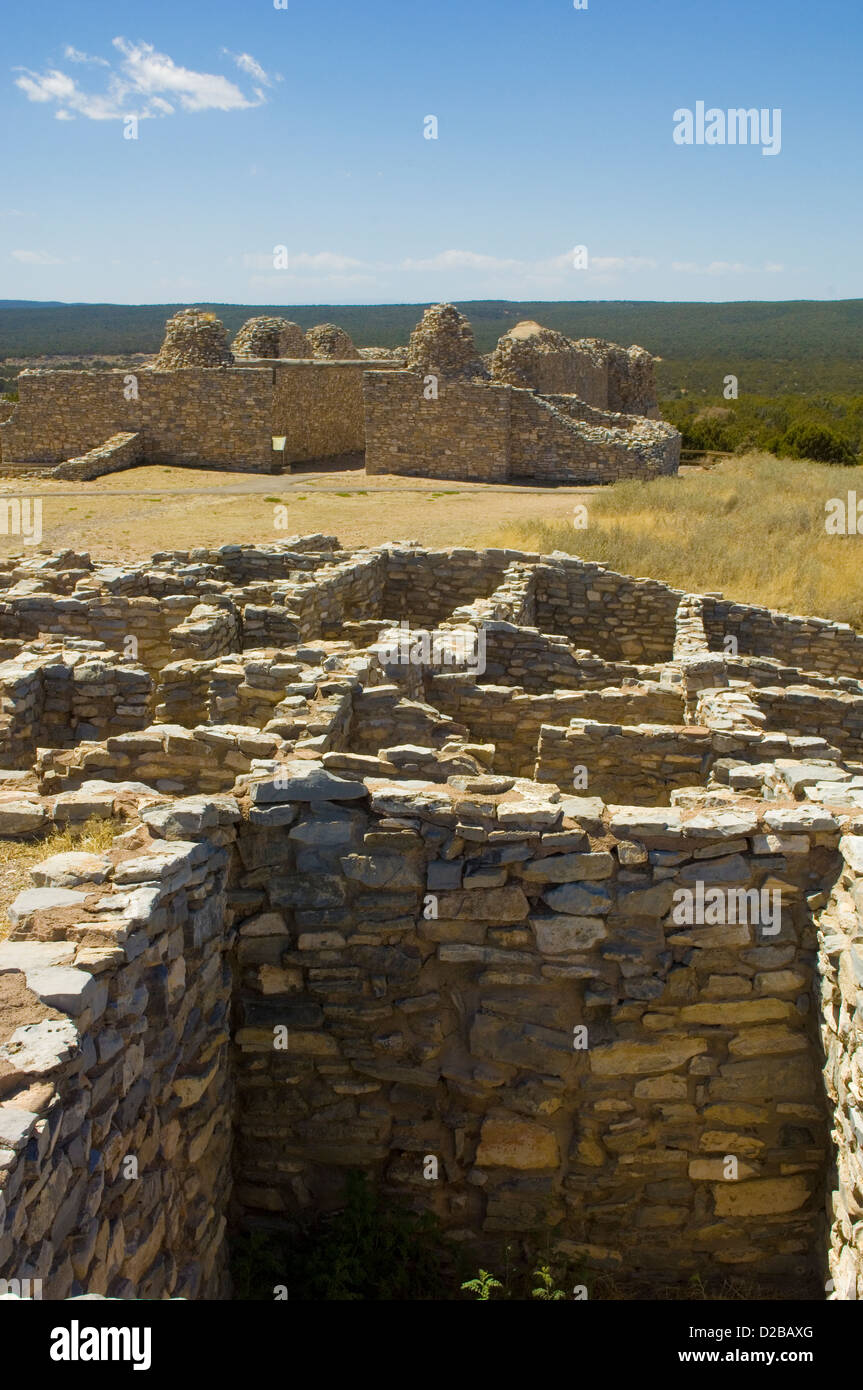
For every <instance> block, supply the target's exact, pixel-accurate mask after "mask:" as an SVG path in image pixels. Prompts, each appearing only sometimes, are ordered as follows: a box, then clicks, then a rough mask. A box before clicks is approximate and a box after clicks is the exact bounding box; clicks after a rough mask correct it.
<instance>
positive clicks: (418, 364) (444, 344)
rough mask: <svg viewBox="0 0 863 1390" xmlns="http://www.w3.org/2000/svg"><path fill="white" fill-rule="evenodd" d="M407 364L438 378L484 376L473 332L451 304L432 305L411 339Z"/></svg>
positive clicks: (485, 371)
mask: <svg viewBox="0 0 863 1390" xmlns="http://www.w3.org/2000/svg"><path fill="white" fill-rule="evenodd" d="M407 365H408V367H409V368H410V369H411V370H413V371H419V372H423V373H424V374H425V373H429V372H431V373H434V374H435V375H438V376H462V377H468V378H471V377H487V376H488V372H487V370H486V367H485V364H484V363H483V361H482V359H481V358H480V356H479V354H478V353H477V350H476V343H475V342H474V337H473V329H472V328H471V326H470V322H469V321H468V319H466V318H465V316H464V314H460V313H459V311H458V309H457V308H456V307H455V305H454V304H433V305H432V307H431V308H430V309H426V311H425V313H424V314H423V316H422V319H421V320H420V322H419V323H418V324H417V326H416V328H415V329H414V331H413V333H412V334H411V336H410V342H409V343H408V356H407Z"/></svg>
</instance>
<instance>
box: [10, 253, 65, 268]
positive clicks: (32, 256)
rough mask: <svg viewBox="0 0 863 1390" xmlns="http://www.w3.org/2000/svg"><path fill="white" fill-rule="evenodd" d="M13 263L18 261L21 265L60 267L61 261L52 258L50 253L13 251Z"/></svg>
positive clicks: (57, 258) (58, 258) (54, 257)
mask: <svg viewBox="0 0 863 1390" xmlns="http://www.w3.org/2000/svg"><path fill="white" fill-rule="evenodd" d="M12 259H13V261H19V262H20V263H21V265H62V264H63V261H62V260H61V258H60V257H59V256H52V255H51V253H50V251H13V252H12Z"/></svg>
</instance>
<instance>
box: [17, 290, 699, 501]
mask: <svg viewBox="0 0 863 1390" xmlns="http://www.w3.org/2000/svg"><path fill="white" fill-rule="evenodd" d="M18 391H19V397H20V399H19V402H18V404H17V405H16V407H15V410H14V411H13V413H12V414H11V416H10V417H9V418H8V419H7V420H5V421H3V422H2V423H0V454H2V459H3V461H4V465H6V466H16V467H19V468H20V467H21V466H24V465H26V466H29V469H30V471H33V470H38V471H42V472H44V473H46V474H50V476H54V477H58V478H68V479H90V478H96V477H99V476H101V475H102V474H105V473H111V472H114V471H116V470H118V469H123V468H131V467H134V466H135V465H136V464H142V463H152V464H178V465H182V466H192V467H207V468H224V469H230V470H246V471H253V472H272V471H274V470H275V469H279V468H281V467H282V466H284V465H290V464H291V463H300V462H309V461H319V460H325V459H340V458H344V457H345V456H348V455H358V454H364V455H365V465H366V470H367V471H368V472H369V473H389V474H393V473H394V474H413V475H416V476H420V477H429V478H450V479H462V480H470V481H478V482H506V481H508V480H510V479H516V480H518V479H521V480H528V481H531V480H532V481H535V482H541V483H567V482H569V483H603V482H614V481H616V480H618V479H620V478H653V477H657V476H659V475H660V474H665V473H674V472H676V470H677V466H678V463H679V459H680V436H679V434H678V433H677V431H676V430H674V429H673V428H672V427H671V426H670V425H667V424H665V423H663V422H662V421H661V420H660V419H659V418H658V417H659V411H658V408H657V405H656V391H655V386H654V379H653V358H652V357H651V356H650V354H649V353H647V352H645V351H644V350H643V349H642V348H628V349H627V348H622V347H617V346H615V345H614V344H610V343H606V342H602V341H600V340H598V339H583V340H581V341H577V342H576V341H572V340H571V339H569V338H566V337H564V336H563V334H560V333H556V332H553V331H552V330H550V329H544V328H541V327H540V326H539V325H538V324H535V323H522V324H519V325H517V326H516V327H515V328H514V329H513V330H512V331H511V332H510V333H507V334H505V335H504V337H502V338H501V339H500V342H499V343H498V345H497V348H496V349H495V351H494V352H493V353H491V354H490V355H489V356H488V357H487V358H485V359H483V358H481V357H480V356H479V354H478V353H477V351H476V348H475V345H474V339H473V332H472V330H471V327H470V324H469V323H468V321H467V320H466V319H465V318H464V316H463V315H462V314H460V313H459V312H458V310H457V309H455V308H454V307H453V306H452V305H450V304H439V305H437V306H435V307H433V308H431V309H429V310H427V312H426V313H425V315H424V316H423V319H422V322H421V323H420V324H419V325H418V326H417V328H416V329H415V331H414V333H413V334H412V335H411V340H410V343H409V345H408V347H407V348H406V349H393V350H389V351H387V350H383V349H381V350H378V349H362V350H358V349H357V348H356V347H354V345H353V343H352V342H351V340H350V338H349V337H348V335H347V334H346V333H344V332H343V330H342V329H340V328H337V327H336V326H335V325H333V324H322V325H320V326H318V327H317V328H313V329H310V330H309V332H308V333H305V334H304V333H303V332H302V330H301V329H300V328H299V327H298V326H297V325H296V324H293V323H289V322H288V321H287V320H285V319H280V318H270V317H260V318H254V319H250V320H249V321H248V322H247V323H245V324H244V325H243V327H242V328H241V329H240V331H239V333H238V334H237V337H236V338H235V340H234V342H233V345H232V346H229V344H228V340H227V335H226V332H225V329H224V326H223V325H222V324H221V323H220V322H219V320H218V319H217V318H216V317H215V315H213V314H210V313H202V312H201V311H199V310H196V309H185V310H181V311H180V312H179V313H178V314H176V315H175V316H174V318H172V319H170V320H169V321H168V324H167V331H166V337H165V341H164V343H163V345H162V348H161V350H160V352H159V354H158V356H157V357H156V358H155V359H154V361H153V363H152V365H151V366H149V367H147V368H144V369H141V370H138V371H137V372H136V373H130V372H125V371H122V370H120V371H45V370H38V371H25V372H22V373H21V374H20V376H19V377H18ZM274 440H277V441H279V447H278V448H274ZM281 441H284V444H283V447H281Z"/></svg>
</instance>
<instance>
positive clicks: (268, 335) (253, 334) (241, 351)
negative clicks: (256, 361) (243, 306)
mask: <svg viewBox="0 0 863 1390" xmlns="http://www.w3.org/2000/svg"><path fill="white" fill-rule="evenodd" d="M232 347H233V353H234V357H235V358H238V357H267V358H272V357H311V355H312V350H311V347H310V346H309V343H308V341H307V339H306V335H305V333H304V332H303V330H302V329H301V328H300V325H299V324H298V323H291V321H290V320H289V319H282V318H277V317H270V316H269V315H267V314H259V315H258V316H257V317H256V318H251V319H246V322H245V323H244V324H243V326H242V327H241V328H240V330H239V332H238V333H237V336H236V338H235V339H234V341H233V344H232Z"/></svg>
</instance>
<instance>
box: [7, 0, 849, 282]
mask: <svg viewBox="0 0 863 1390" xmlns="http://www.w3.org/2000/svg"><path fill="white" fill-rule="evenodd" d="M587 3H588V8H587V9H580V10H576V9H575V8H574V6H573V3H572V0H426V2H424V0H287V8H285V9H276V8H275V5H274V4H273V0H240V3H237V0H231V3H228V0H208V2H207V0H181V2H180V3H177V0H171V2H170V3H168V0H152V2H151V3H149V4H147V5H141V4H140V3H137V2H136V3H130V2H129V0H114V3H106V2H105V0H87V4H86V5H85V6H84V7H83V8H81V7H79V6H77V5H73V4H70V3H59V2H58V0H40V3H39V4H38V5H32V4H31V5H18V6H14V7H9V8H8V11H7V14H6V16H5V17H4V21H3V47H2V55H0V57H2V64H0V66H2V81H0V121H2V128H3V130H4V132H5V141H4V144H5V155H4V160H3V164H4V168H3V176H2V180H0V268H2V272H3V273H2V276H0V298H21V299H60V300H88V301H109V302H133V303H158V302H162V301H177V300H179V301H190V302H194V301H234V302H242V303H247V302H248V303H283V304H309V303H381V302H384V303H385V302H422V301H426V300H441V299H484V298H506V299H663V300H724V299H807V298H813V299H830V298H854V297H860V296H863V268H861V262H860V255H859V245H860V241H861V212H863V183H861V178H860V173H861V168H860V166H861V159H863V155H861V149H863V139H861V133H863V132H861V112H862V111H863V86H861V82H860V76H859V55H860V51H861V39H863V9H861V7H860V6H859V4H857V3H855V2H854V0H818V2H817V3H815V0H725V3H723V4H722V5H719V4H711V3H709V0H587ZM700 101H701V102H704V103H705V105H706V107H707V108H715V109H718V110H719V111H722V112H725V111H727V110H729V109H732V108H740V107H745V108H753V107H754V108H757V109H759V110H761V109H764V110H766V111H768V112H771V113H772V112H773V111H774V110H776V109H778V110H780V111H781V148H780V149H779V152H778V153H777V154H775V155H768V154H765V153H764V146H763V145H760V144H751V143H750V144H747V145H741V144H736V145H731V144H713V145H708V144H691V145H682V144H678V143H676V142H675V139H674V130H675V112H677V111H681V110H684V109H689V110H692V111H695V108H696V103H697V102H700ZM129 116H136V117H137V118H138V127H137V135H138V138H137V139H127V138H124V131H127V130H129V129H130V126H129V123H128V119H127V118H128V117H129ZM428 116H434V117H436V119H437V123H438V125H437V137H438V138H437V139H426V138H425V137H424V129H425V128H426V118H427V117H428ZM279 246H284V247H286V248H287V267H286V268H281V267H280V268H276V267H275V266H274V248H276V247H279ZM577 247H584V248H586V261H587V265H586V268H585V267H584V266H583V264H582V265H581V267H577V265H576V261H579V260H580V261H581V262H582V263H583V261H584V260H585V255H584V254H583V253H582V254H581V256H574V254H573V252H574V248H577Z"/></svg>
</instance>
